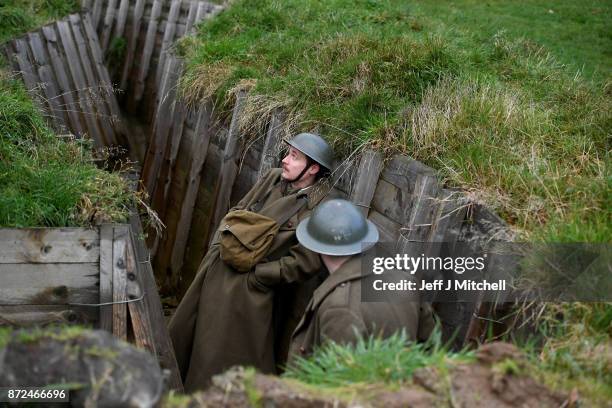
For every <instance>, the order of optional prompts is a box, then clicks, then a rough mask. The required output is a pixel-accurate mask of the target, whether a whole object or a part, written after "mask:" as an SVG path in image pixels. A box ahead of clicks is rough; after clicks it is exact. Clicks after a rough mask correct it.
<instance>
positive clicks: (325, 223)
mask: <svg viewBox="0 0 612 408" xmlns="http://www.w3.org/2000/svg"><path fill="white" fill-rule="evenodd" d="M296 236H297V239H298V241H299V242H300V244H302V245H303V246H304V247H306V248H308V249H310V250H311V251H314V252H317V253H320V254H324V255H336V256H342V255H354V254H359V253H361V252H364V251H366V250H368V249H369V248H371V247H372V246H374V244H376V242H378V229H377V228H376V226H375V225H374V224H373V223H372V222H371V221H369V220H367V219H366V218H365V217H364V216H363V214H362V213H361V211H359V209H358V208H357V207H356V206H355V205H354V204H353V203H351V202H350V201H346V200H342V199H334V200H329V201H326V202H324V203H323V204H321V205H319V206H318V207H317V208H315V210H314V211H313V212H312V216H311V217H308V218H305V219H304V220H302V222H300V224H299V225H298V227H297V230H296Z"/></svg>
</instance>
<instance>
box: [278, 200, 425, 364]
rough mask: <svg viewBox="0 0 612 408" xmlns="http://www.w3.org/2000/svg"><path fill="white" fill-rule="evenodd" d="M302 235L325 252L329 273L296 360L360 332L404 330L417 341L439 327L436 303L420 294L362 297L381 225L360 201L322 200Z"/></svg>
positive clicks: (297, 338) (302, 328) (295, 341)
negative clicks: (367, 261)
mask: <svg viewBox="0 0 612 408" xmlns="http://www.w3.org/2000/svg"><path fill="white" fill-rule="evenodd" d="M296 235H297V239H298V241H299V242H300V243H301V244H302V246H304V247H305V248H308V249H310V250H312V251H314V252H316V253H318V254H320V256H321V260H322V263H323V264H324V266H325V268H326V269H327V270H328V271H329V277H328V278H327V279H325V281H323V283H321V285H320V286H319V287H318V288H317V289H316V290H315V291H314V294H313V296H312V298H311V300H310V302H309V304H308V305H307V306H306V310H305V312H304V316H303V318H302V319H301V321H300V322H299V324H298V325H297V327H296V329H295V331H294V333H293V336H292V340H291V347H290V352H289V363H290V364H291V363H293V362H294V361H295V359H296V358H297V357H307V356H309V355H310V354H312V352H313V350H314V349H315V348H317V347H320V346H321V345H322V344H324V343H325V342H327V341H334V342H336V343H344V344H346V343H355V342H356V341H357V339H358V337H359V336H361V337H364V338H367V337H369V336H371V335H374V336H380V337H382V338H385V337H389V336H391V335H392V334H394V333H396V332H398V331H405V333H406V335H407V338H408V339H409V340H411V341H416V340H419V341H424V340H426V339H427V338H428V337H429V335H430V334H431V332H432V330H433V328H434V320H433V315H432V311H431V306H430V305H429V304H428V303H425V302H422V301H420V299H419V297H418V293H414V294H406V295H402V297H401V299H397V298H396V299H393V300H392V299H390V298H386V299H383V298H382V297H381V299H380V301H377V302H362V301H361V289H362V285H365V284H366V283H365V282H364V280H365V279H366V277H367V276H368V275H371V274H372V271H362V254H363V253H365V252H366V251H367V250H369V249H370V248H372V247H373V246H374V245H375V244H376V242H377V241H378V230H377V228H376V226H375V225H374V224H373V223H372V222H371V221H369V220H366V218H365V217H364V216H363V214H362V213H361V212H360V211H359V209H357V207H356V206H355V205H354V204H352V203H351V202H349V201H346V200H341V199H333V200H329V201H326V202H325V203H322V204H321V205H319V206H318V207H317V208H316V209H315V210H314V211H313V212H312V217H308V218H305V219H304V220H303V221H301V222H300V224H299V225H298V228H297V234H296ZM364 272H367V273H364ZM394 272H397V271H387V272H385V274H386V275H387V277H389V276H390V275H391V274H393V273H394ZM398 277H400V278H404V277H405V276H395V278H398ZM381 296H386V294H385V293H382V294H381Z"/></svg>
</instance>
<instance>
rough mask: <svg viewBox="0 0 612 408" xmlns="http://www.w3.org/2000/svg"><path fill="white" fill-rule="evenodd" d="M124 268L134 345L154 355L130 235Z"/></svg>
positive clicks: (152, 340)
mask: <svg viewBox="0 0 612 408" xmlns="http://www.w3.org/2000/svg"><path fill="white" fill-rule="evenodd" d="M126 266H127V268H126V273H127V297H128V299H129V300H130V303H128V310H129V314H130V321H131V323H132V329H133V332H134V339H135V340H136V345H137V346H138V347H140V348H142V349H145V350H147V351H149V352H150V353H152V354H153V355H156V351H155V339H154V338H153V331H152V329H151V322H150V319H149V313H148V312H149V310H148V309H147V307H146V302H145V300H144V291H143V285H142V276H141V273H140V271H139V268H138V261H137V260H136V255H135V249H134V246H133V241H132V239H131V234H130V235H129V236H128V237H127V251H126ZM137 299H140V300H137Z"/></svg>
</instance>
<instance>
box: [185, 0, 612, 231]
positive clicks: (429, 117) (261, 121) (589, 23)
mask: <svg viewBox="0 0 612 408" xmlns="http://www.w3.org/2000/svg"><path fill="white" fill-rule="evenodd" d="M549 10H552V12H549ZM611 14H612V7H610V5H609V3H607V2H605V1H593V2H590V3H588V4H587V5H586V6H585V5H582V4H581V5H579V6H578V5H575V4H574V2H571V1H569V0H564V1H558V2H554V5H553V4H552V3H551V4H547V3H543V2H539V3H536V2H532V1H527V0H525V1H522V2H512V3H508V2H500V1H491V2H487V3H478V4H476V3H475V2H474V1H470V0H462V1H459V2H457V1H455V2H452V3H451V2H448V1H442V2H423V1H421V2H414V3H406V2H402V1H399V0H397V1H396V0H384V1H375V0H361V1H357V2H354V1H345V0H332V1H325V2H323V1H315V0H310V1H306V2H298V1H294V0H289V1H286V2H282V4H281V3H280V2H277V1H273V0H256V1H236V2H234V3H233V4H232V6H231V7H230V8H229V9H228V10H227V11H225V12H224V13H222V14H221V15H220V16H218V17H217V18H215V19H213V20H212V21H210V22H208V23H206V24H203V25H201V26H200V28H199V32H198V35H197V37H196V38H190V39H186V40H185V41H183V43H182V44H181V46H180V47H179V49H180V51H181V52H182V53H183V54H184V55H185V56H186V58H187V61H188V64H187V65H188V68H187V72H186V74H185V75H184V77H183V78H182V89H183V92H184V94H185V95H186V96H187V97H188V98H189V99H191V100H198V99H200V98H203V97H209V96H212V97H213V98H215V100H216V102H217V103H218V104H221V105H224V106H225V107H226V110H228V111H229V108H230V107H231V104H232V93H231V92H230V91H231V90H235V89H236V88H241V87H242V88H248V89H250V91H251V92H250V93H249V97H248V99H247V104H246V109H245V112H246V115H245V117H244V118H243V121H242V122H243V123H242V126H243V130H245V132H246V133H248V131H249V130H257V129H261V127H262V126H265V124H266V121H267V120H268V118H269V114H270V112H272V111H273V110H274V109H275V108H277V107H283V108H284V109H285V111H286V112H287V113H288V118H289V119H288V126H287V131H288V132H296V131H298V130H314V131H318V132H321V133H322V134H323V135H324V136H326V137H327V139H328V140H330V141H331V142H332V143H333V144H334V146H335V147H336V149H337V150H338V151H340V152H341V153H344V154H346V153H348V152H351V151H354V150H355V149H359V148H362V147H363V146H364V145H370V146H373V147H375V148H379V149H384V150H386V151H388V152H389V153H390V152H396V151H400V152H404V153H407V154H409V155H411V156H412V157H414V158H416V159H419V160H421V161H423V162H425V163H426V164H428V165H430V166H432V167H434V168H435V169H437V170H438V171H439V174H440V176H441V178H443V179H444V180H445V182H446V183H447V184H448V185H451V186H459V187H462V188H464V189H465V190H467V191H469V193H470V194H471V196H472V197H473V199H474V200H475V201H479V202H483V203H485V204H487V205H488V206H490V207H491V208H492V209H494V210H495V211H497V212H498V213H499V214H500V215H501V216H502V217H503V218H504V219H505V220H506V221H508V222H509V223H510V224H511V225H512V226H513V227H514V228H515V229H516V230H517V231H518V232H519V233H521V234H522V237H523V238H526V239H532V240H542V241H550V242H580V241H589V242H607V241H608V240H609V237H610V236H611V235H612V229H611V227H610V222H609V221H610V211H609V208H611V206H610V196H609V194H608V191H610V188H609V187H610V180H611V179H610V177H609V174H608V173H607V170H606V169H607V164H608V162H609V156H608V151H609V134H610V131H611V129H612V123H611V122H612V120H611V118H612V109H611V108H612V104H611V99H610V86H609V77H608V76H607V75H608V73H609V68H610V53H609V50H610V48H611V47H610V46H611V45H612V41H610V35H609V34H608V33H607V30H605V27H606V21H608V20H609V17H610V15H611ZM576 61H580V63H579V64H578V65H576ZM578 68H580V70H581V72H582V75H580V74H578V73H577V70H578Z"/></svg>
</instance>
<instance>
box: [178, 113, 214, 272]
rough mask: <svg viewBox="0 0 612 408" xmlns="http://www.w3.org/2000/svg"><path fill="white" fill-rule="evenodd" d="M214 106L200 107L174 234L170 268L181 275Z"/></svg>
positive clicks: (208, 140) (208, 141)
mask: <svg viewBox="0 0 612 408" xmlns="http://www.w3.org/2000/svg"><path fill="white" fill-rule="evenodd" d="M211 113H212V107H211V105H209V104H206V105H203V106H201V107H200V109H199V114H198V121H197V123H196V127H195V135H194V147H193V152H194V153H193V159H192V161H191V168H190V170H189V178H188V180H189V181H188V184H187V188H186V192H185V196H184V197H183V200H182V201H181V210H180V217H179V222H178V225H177V227H176V234H175V236H174V245H173V248H172V255H171V258H170V269H171V274H172V275H175V274H177V275H179V274H180V272H181V270H182V268H183V260H184V258H185V250H186V249H187V240H188V238H189V227H190V226H191V223H192V221H193V210H194V207H195V202H196V198H197V195H198V189H199V187H200V180H201V177H202V168H203V166H204V163H205V161H206V155H207V154H208V146H209V144H210V133H209V131H208V127H209V123H210V118H211Z"/></svg>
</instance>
